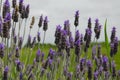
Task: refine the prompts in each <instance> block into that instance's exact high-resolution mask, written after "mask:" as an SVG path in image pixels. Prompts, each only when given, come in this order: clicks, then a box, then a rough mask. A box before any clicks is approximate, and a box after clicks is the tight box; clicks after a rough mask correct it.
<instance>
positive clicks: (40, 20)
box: [38, 15, 43, 28]
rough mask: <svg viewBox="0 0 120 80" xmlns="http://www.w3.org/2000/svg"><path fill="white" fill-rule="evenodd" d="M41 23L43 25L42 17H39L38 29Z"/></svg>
mask: <svg viewBox="0 0 120 80" xmlns="http://www.w3.org/2000/svg"><path fill="white" fill-rule="evenodd" d="M42 23H43V15H41V16H40V18H39V23H38V26H39V28H40V27H41V26H42Z"/></svg>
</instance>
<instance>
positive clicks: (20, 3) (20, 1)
mask: <svg viewBox="0 0 120 80" xmlns="http://www.w3.org/2000/svg"><path fill="white" fill-rule="evenodd" d="M23 2H24V0H19V13H20V14H21V13H22V9H23Z"/></svg>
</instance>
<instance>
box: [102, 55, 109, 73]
mask: <svg viewBox="0 0 120 80" xmlns="http://www.w3.org/2000/svg"><path fill="white" fill-rule="evenodd" d="M103 70H104V71H107V70H108V58H107V57H106V56H103Z"/></svg>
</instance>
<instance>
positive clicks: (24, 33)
mask: <svg viewBox="0 0 120 80" xmlns="http://www.w3.org/2000/svg"><path fill="white" fill-rule="evenodd" d="M26 24H27V19H25V26H24V33H23V41H24V37H25V31H26Z"/></svg>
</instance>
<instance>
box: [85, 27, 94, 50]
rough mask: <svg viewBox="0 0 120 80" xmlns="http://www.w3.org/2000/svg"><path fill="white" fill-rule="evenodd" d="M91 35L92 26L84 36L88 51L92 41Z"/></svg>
mask: <svg viewBox="0 0 120 80" xmlns="http://www.w3.org/2000/svg"><path fill="white" fill-rule="evenodd" d="M91 37H92V30H91V29H90V28H88V29H86V33H85V36H84V41H86V43H85V48H84V51H85V52H87V50H88V48H89V45H90V42H91Z"/></svg>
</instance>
